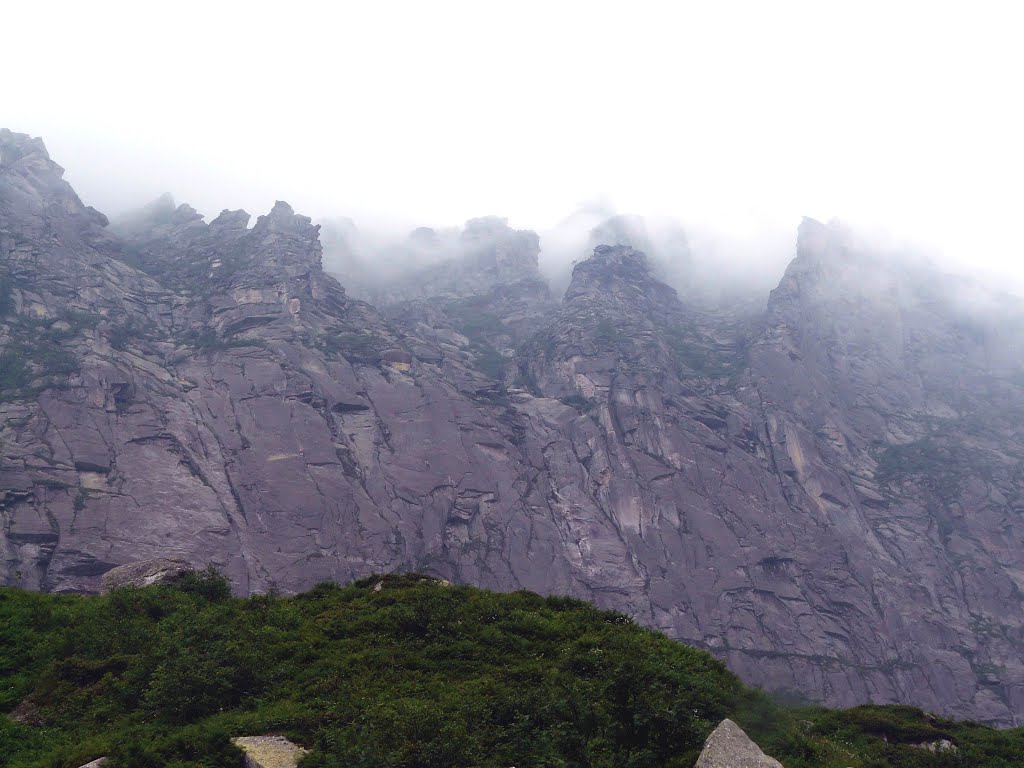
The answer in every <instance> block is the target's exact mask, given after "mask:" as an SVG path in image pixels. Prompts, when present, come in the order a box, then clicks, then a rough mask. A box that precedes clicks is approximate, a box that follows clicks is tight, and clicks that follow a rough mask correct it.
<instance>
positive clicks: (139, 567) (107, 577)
mask: <svg viewBox="0 0 1024 768" xmlns="http://www.w3.org/2000/svg"><path fill="white" fill-rule="evenodd" d="M194 571H195V569H194V568H193V567H192V565H191V564H190V563H188V562H186V561H184V560H174V559H168V558H157V559H155V560H144V561H142V562H140V563H128V564H126V565H119V566H118V567H116V568H111V569H110V570H109V571H107V572H106V573H104V574H103V577H102V578H101V579H100V592H102V593H103V594H106V593H107V592H110V591H111V590H114V589H120V588H121V587H150V586H153V585H158V584H173V583H175V582H176V581H178V580H180V579H181V577H182V576H186V575H187V574H190V573H193V572H194Z"/></svg>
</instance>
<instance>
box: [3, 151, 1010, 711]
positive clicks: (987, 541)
mask: <svg viewBox="0 0 1024 768" xmlns="http://www.w3.org/2000/svg"><path fill="white" fill-rule="evenodd" d="M0 153H2V155H3V162H2V164H0V276H2V277H4V278H5V280H6V283H5V284H7V285H9V286H10V291H9V297H8V300H6V301H5V302H2V303H0V306H4V308H5V311H4V314H3V316H2V317H0V348H2V350H4V351H10V350H14V351H15V352H17V354H18V355H19V356H20V359H22V360H23V362H24V366H23V370H21V371H20V374H19V376H17V377H15V378H16V379H18V381H17V382H16V383H17V384H18V386H16V387H9V388H7V389H5V390H4V391H3V393H2V395H0V582H2V583H5V584H17V585H21V586H25V587H29V588H34V589H46V590H51V591H96V590H98V589H99V587H100V577H101V575H102V574H104V573H106V572H107V571H109V570H110V569H111V568H113V567H114V566H117V565H121V564H124V563H128V562H134V561H139V560H145V559H153V558H159V557H168V556H173V557H176V558H181V559H183V560H187V561H189V562H193V563H203V564H205V563H213V564H214V565H216V566H218V567H219V568H221V569H222V570H223V571H224V572H225V573H226V574H227V575H228V576H229V577H230V578H231V580H232V581H233V583H234V585H235V588H236V590H238V591H239V592H242V593H251V592H260V591H266V590H268V589H271V588H276V589H280V590H282V591H285V592H289V591H295V590H300V589H304V588H307V587H309V586H311V585H313V584H315V583H317V582H318V581H321V580H324V579H334V580H338V581H347V580H350V579H353V578H357V577H361V576H365V575H367V574H369V573H373V572H388V571H392V570H419V571H429V572H431V573H432V574H434V575H435V576H436V577H438V578H443V579H448V580H451V581H454V582H471V583H475V584H479V585H481V586H485V587H490V588H496V589H520V588H526V589H533V590H537V591H540V592H549V593H550V592H555V593H564V594H571V595H574V596H577V597H582V598H585V599H589V600H592V601H595V602H597V603H598V604H600V605H602V606H605V607H609V608H615V609H617V610H621V611H624V612H627V613H629V614H630V615H632V616H634V617H636V618H637V619H638V620H639V621H641V622H643V623H645V624H647V625H649V626H653V627H656V628H658V629H661V630H662V631H664V632H666V633H668V634H669V635H671V636H673V637H676V638H679V639H682V640H685V641H687V642H690V643H692V644H695V645H698V646H701V647H704V648H707V649H709V650H711V651H712V652H714V653H715V654H717V655H718V656H719V657H721V658H722V659H724V660H725V661H726V662H727V663H728V664H729V665H730V667H731V668H732V669H734V670H735V671H737V672H738V673H739V674H740V675H741V676H742V677H744V678H745V679H746V680H748V681H750V682H752V683H755V684H758V685H761V686H763V687H765V688H768V689H774V690H789V691H793V692H799V693H801V694H803V695H807V696H810V697H813V698H816V699H820V700H823V701H826V702H828V703H831V704H835V705H850V704H855V703H860V702H865V701H876V702H894V701H902V702H907V703H914V704H917V705H920V706H923V707H925V708H927V709H929V710H931V711H937V712H942V713H944V714H951V715H958V716H968V717H972V718H975V719H980V720H985V721H989V722H994V723H1000V724H1012V723H1021V722H1024V663H1022V661H1021V659H1022V658H1024V614H1022V612H1024V606H1022V604H1021V602H1020V600H1019V599H1018V598H1019V594H1020V590H1021V589H1024V577H1022V576H1021V574H1024V551H1022V550H1021V548H1020V547H1019V546H1017V542H1019V541H1020V539H1021V535H1022V531H1021V525H1022V523H1021V510H1022V509H1024V477H1022V476H1021V473H1020V467H1021V466H1022V464H1024V433H1022V428H1021V424H1024V387H1022V386H1021V381H1024V377H1022V370H1021V367H1020V363H1019V360H1020V359H1021V358H1022V355H1021V351H1022V349H1024V347H1022V344H1021V339H1022V338H1024V334H1022V333H1021V332H1020V329H1021V327H1022V323H1021V317H1022V316H1024V312H1022V311H1021V308H1020V305H1019V303H1015V302H1012V301H1009V300H1003V299H998V300H995V299H992V297H985V296H982V295H981V294H980V293H977V295H975V294H973V293H972V300H971V301H968V302H965V301H963V297H964V286H963V285H962V284H954V283H951V282H950V281H949V280H948V279H946V278H943V277H942V276H940V275H938V274H937V273H936V272H935V271H934V270H931V269H929V268H928V267H926V266H923V265H919V264H918V265H915V264H906V263H902V262H898V261H893V260H890V259H883V258H880V257H879V256H878V255H877V254H875V253H874V252H873V251H872V250H871V249H867V248H865V247H863V246H862V245H861V244H859V243H857V242H856V239H855V238H853V237H852V236H850V235H849V233H845V232H843V231H842V230H841V229H840V228H838V227H832V226H823V225H819V224H816V223H814V222H807V223H805V225H804V226H803V227H802V228H801V233H800V241H799V244H798V251H797V257H796V259H795V260H794V261H793V263H792V264H791V265H790V267H789V269H788V270H787V272H786V274H785V276H784V277H783V279H782V280H781V282H780V284H779V286H778V288H777V289H776V290H775V291H774V292H773V293H772V295H771V297H770V298H769V300H768V302H767V305H766V306H764V305H762V306H761V307H760V308H759V309H758V310H757V311H756V312H751V311H748V310H746V309H741V308H739V307H737V306H733V305H728V306H720V307H710V308H709V307H707V306H703V305H702V306H698V305H696V304H695V303H693V302H692V301H680V299H679V297H678V296H677V294H676V293H675V291H673V290H672V289H671V288H669V287H668V286H667V285H665V284H663V283H662V282H660V281H659V280H657V279H655V277H654V276H653V275H652V274H651V270H650V268H649V266H648V264H647V259H646V258H645V257H644V256H643V255H642V254H641V253H639V252H638V251H636V250H634V249H632V248H629V247H628V246H617V247H599V248H597V249H596V250H595V253H594V254H593V255H592V256H591V257H590V258H589V259H586V260H585V261H582V262H580V263H579V264H578V265H577V266H576V268H575V271H574V274H573V279H572V282H571V284H570V286H569V288H568V290H567V291H566V293H565V297H564V299H563V301H562V302H561V303H560V304H556V303H554V302H552V301H551V300H550V297H549V296H548V295H547V288H546V286H545V285H544V283H543V281H541V280H540V278H539V274H537V272H536V250H535V247H534V238H531V237H530V236H529V233H525V234H524V233H516V232H514V231H513V230H510V229H508V227H507V226H506V225H504V224H503V223H500V222H494V221H488V222H484V223H482V224H479V225H474V226H473V227H467V230H469V229H473V230H474V231H475V234H474V235H473V237H475V238H477V239H476V240H473V238H469V239H468V240H467V241H466V243H465V244H463V243H462V235H463V233H462V232H456V233H455V235H454V237H456V239H457V241H458V243H459V244H460V245H459V248H461V249H463V250H460V251H459V252H458V253H460V254H461V255H460V256H459V259H462V261H460V262H459V264H458V265H453V264H452V263H448V266H446V267H444V268H442V269H440V270H439V271H437V272H435V273H433V277H432V278H431V279H430V280H426V279H424V280H421V281H419V283H418V284H417V285H416V286H415V288H416V290H413V291H412V293H411V294H410V295H406V294H405V293H403V291H404V290H405V289H404V288H402V290H401V291H398V290H396V293H395V295H393V296H389V297H386V301H387V303H388V306H387V309H386V314H382V313H381V312H378V310H377V309H375V308H374V307H372V306H370V305H369V304H366V303H364V302H362V301H357V300H354V299H353V298H352V297H351V296H349V295H348V294H347V293H346V292H345V290H344V289H343V288H342V287H341V285H339V284H338V283H337V282H336V281H335V280H334V279H332V278H331V277H329V276H327V275H325V274H324V273H323V270H322V267H321V251H320V245H319V241H318V234H319V233H318V230H317V227H315V226H314V225H313V224H312V223H311V222H310V220H309V219H308V218H306V217H303V216H298V215H296V214H294V212H293V211H291V209H290V208H289V207H288V206H287V205H286V204H283V203H279V204H277V205H275V207H274V209H273V210H272V211H271V212H270V213H269V214H267V215H265V216H261V217H259V218H258V220H257V223H256V225H255V226H254V227H253V228H252V229H247V228H246V226H245V225H246V223H247V222H248V219H249V217H248V214H246V213H245V212H237V211H236V212H231V211H227V212H224V213H222V214H221V215H220V216H219V217H218V218H217V219H215V220H214V221H213V222H211V223H209V224H207V223H205V222H204V221H203V220H202V218H201V217H199V216H198V214H196V212H195V211H194V210H192V209H190V208H188V206H181V205H178V206H175V205H174V202H173V201H171V200H169V199H167V200H162V201H158V203H156V204H154V205H153V206H151V207H150V208H149V209H147V211H144V212H143V213H142V214H140V215H139V216H137V217H134V218H133V219H131V218H130V220H129V221H127V222H121V223H119V224H118V231H119V232H120V234H116V233H112V232H111V231H110V229H111V228H110V227H107V226H106V219H105V218H104V217H103V216H102V215H101V214H99V213H97V212H95V211H93V210H91V209H89V208H87V207H86V206H84V205H83V204H82V203H81V201H80V200H79V199H78V198H77V196H76V195H75V194H74V192H73V190H71V188H70V187H69V186H68V185H67V184H66V183H65V182H64V181H63V180H62V179H61V173H62V171H61V169H60V168H59V166H57V165H56V164H55V163H53V162H52V161H51V160H50V159H49V157H48V156H47V155H46V152H45V149H44V148H43V146H42V144H41V142H39V141H38V140H35V139H31V138H29V137H25V136H19V135H17V134H11V133H10V132H5V133H0ZM449 236H450V235H449V234H445V233H433V235H431V234H430V233H424V232H421V233H419V234H417V236H416V238H415V240H416V242H417V243H419V244H420V245H422V247H434V244H436V243H437V242H440V243H441V244H442V245H443V243H444V242H447V241H446V240H445V238H447V237H449ZM463 246H464V247H463ZM474 249H476V250H474ZM474 253H475V254H477V256H475V257H473V258H470V256H469V255H468V254H474ZM474 259H475V261H474ZM460 270H462V271H460ZM446 281H447V282H446ZM452 281H454V282H452ZM406 299H408V300H406ZM980 307H984V311H981V309H979V308H980Z"/></svg>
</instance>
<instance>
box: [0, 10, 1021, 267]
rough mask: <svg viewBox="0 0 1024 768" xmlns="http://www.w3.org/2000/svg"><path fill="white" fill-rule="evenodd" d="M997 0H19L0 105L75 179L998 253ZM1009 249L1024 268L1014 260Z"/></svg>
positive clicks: (1009, 85)
mask: <svg viewBox="0 0 1024 768" xmlns="http://www.w3.org/2000/svg"><path fill="white" fill-rule="evenodd" d="M1022 16H1024V5H1022V4H1021V3H1016V2H1004V3H990V2H959V3H954V2H943V1H942V0H933V2H920V3H918V2H898V1H897V0H890V1H889V2H878V3H875V2H864V1H859V2H845V3H837V2H821V1H819V2H807V3H796V2H784V1H776V2H751V3H732V2H710V1H708V0H704V1H703V2H694V3H687V2H664V3H645V2H636V1H635V0H634V1H633V2H625V1H622V2H614V3H603V2H579V3H576V2H557V0H548V2H528V1H526V0H517V1H516V2H485V1H483V0H478V1H477V2H465V3H455V2H444V1H443V0H434V1H433V2H409V3H397V2H371V1H370V0H362V1H361V2H351V3H350V2H335V3H329V2H321V3H303V2H295V1H292V2H284V1H283V0H281V1H279V2H274V3H259V2H242V3H231V2H195V3H192V2H181V1H178V2H161V3H155V2H142V1H140V0H136V1H135V2H131V3H113V2H89V3H85V2H73V3H66V4H65V3H53V2H44V1H40V0H36V2H21V3H12V4H9V6H7V7H5V8H4V10H3V12H2V15H0V26H2V30H3V34H2V40H3V42H2V44H0V72H3V84H2V86H0V126H6V127H9V128H11V129H12V130H15V131H21V132H27V133H31V134H33V135H41V136H42V137H43V138H44V140H45V141H46V143H47V146H48V147H49V149H50V153H51V155H52V156H53V157H54V159H55V160H57V161H58V162H60V163H61V164H62V165H64V166H65V167H66V168H67V176H66V178H67V179H68V180H69V181H71V182H72V184H74V185H75V187H76V189H78V191H79V193H80V195H81V196H82V197H83V199H84V200H85V201H86V202H87V203H89V204H92V205H95V206H96V207H98V208H100V209H101V210H106V211H108V212H116V211H117V210H119V209H124V208H126V207H132V206H135V205H137V204H140V203H141V202H144V201H146V200H148V199H151V198H153V197H155V196H156V195H158V194H159V193H161V192H163V191H170V192H171V193H172V194H174V196H175V198H176V199H177V200H179V201H187V202H190V203H191V204H193V205H194V206H195V207H197V208H198V209H199V210H201V211H202V212H203V213H206V214H216V213H217V212H218V211H219V210H221V209H222V208H238V207H244V208H246V209H247V210H249V211H250V212H251V213H254V214H256V213H262V212H264V211H266V210H267V209H268V208H269V207H270V205H271V204H272V202H273V200H275V199H284V200H287V201H289V202H290V203H291V204H292V205H293V206H294V207H295V208H296V209H297V210H299V211H300V212H305V213H308V214H310V215H314V216H325V215H332V214H334V215H346V214H347V215H354V216H355V217H356V218H357V219H358V218H360V217H364V216H366V215H368V214H369V213H375V214H379V215H384V216H396V217H402V218H403V219H408V220H414V221H417V222H422V223H428V224H452V223H457V222H459V221H462V220H464V219H466V218H468V217H471V216H475V215H482V214H487V213H497V214H501V215H505V216H508V217H509V218H510V219H511V222H512V224H514V225H517V226H523V227H533V228H538V229H543V228H545V227H548V226H550V225H552V224H553V223H554V222H556V221H557V220H559V219H561V218H562V217H564V216H567V215H568V214H570V213H571V212H572V211H573V210H574V209H575V208H576V207H577V206H578V205H579V204H581V203H583V202H586V201H592V200H595V199H607V200H611V201H612V202H613V203H614V204H615V205H616V206H617V207H618V208H619V209H620V210H622V211H628V212H637V213H649V214H651V213H657V214H673V215H676V216H678V217H680V218H682V219H683V220H687V221H704V222H713V223H714V224H715V225H716V226H720V227H723V228H727V229H728V228H735V229H738V230H741V229H744V228H748V229H749V228H750V227H755V228H756V226H758V223H759V222H762V223H763V222H771V223H774V224H778V225H780V226H784V227H795V226H796V224H797V223H798V222H799V218H800V216H801V215H810V216H813V217H816V218H821V219H829V218H831V217H834V216H835V217H840V218H844V219H846V220H848V221H851V222H854V223H864V224H869V225H879V226H887V227H889V228H890V229H892V230H893V231H895V232H897V233H898V234H900V235H904V236H908V237H912V238H917V239H919V240H922V241H925V242H928V243H931V244H933V245H937V246H940V247H942V248H944V249H945V250H946V251H948V252H950V253H955V254H956V255H957V257H958V258H959V259H961V260H973V261H976V262H978V264H979V265H986V266H988V267H991V268H993V269H1003V270H1010V271H1017V269H1018V266H1017V265H1018V263H1020V262H1024V259H1022V256H1024V254H1022V250H1024V249H1022V247H1021V244H1020V243H1021V240H1020V232H1019V230H1020V228H1021V215H1022V211H1024V193H1022V179H1024V150H1022V142H1024V107H1022V101H1024V44H1022V42H1021V39H1022V34H1024V33H1022V29H1024V20H1022ZM1020 271H1024V268H1021V270H1020Z"/></svg>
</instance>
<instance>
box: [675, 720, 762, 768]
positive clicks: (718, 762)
mask: <svg viewBox="0 0 1024 768" xmlns="http://www.w3.org/2000/svg"><path fill="white" fill-rule="evenodd" d="M694 768H782V763H780V762H779V761H778V760H776V759H775V758H773V757H768V755H766V754H765V753H764V752H762V751H761V748H760V747H758V746H757V744H755V743H754V742H753V741H751V740H750V737H749V736H747V734H746V733H745V732H744V730H743V729H742V728H740V727H739V726H738V725H736V723H734V722H733V721H732V720H729V719H728V718H726V719H725V720H723V721H722V722H721V723H719V724H718V727H717V728H715V730H714V731H712V732H711V735H710V736H708V740H707V741H706V742H704V749H703V750H702V751H701V753H700V757H698V758H697V762H696V764H695V765H694Z"/></svg>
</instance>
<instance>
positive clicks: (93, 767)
mask: <svg viewBox="0 0 1024 768" xmlns="http://www.w3.org/2000/svg"><path fill="white" fill-rule="evenodd" d="M106 762H107V758H105V757H98V758H96V759H95V760H93V761H92V762H88V763H86V764H85V765H83V766H81V767H80V768H100V766H101V765H104V764H105V763H106Z"/></svg>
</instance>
